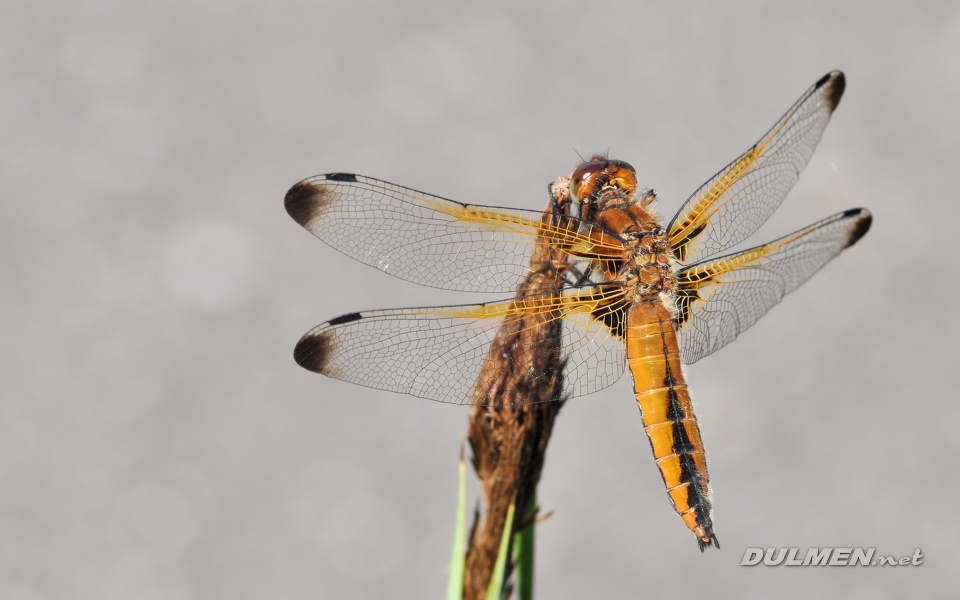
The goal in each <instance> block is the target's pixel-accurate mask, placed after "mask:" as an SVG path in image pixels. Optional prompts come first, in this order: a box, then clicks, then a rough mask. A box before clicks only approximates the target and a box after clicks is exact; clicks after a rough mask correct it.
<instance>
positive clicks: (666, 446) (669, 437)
mask: <svg viewBox="0 0 960 600" xmlns="http://www.w3.org/2000/svg"><path fill="white" fill-rule="evenodd" d="M626 341H627V363H628V364H629V365H630V372H631V373H632V374H633V389H634V393H635V394H636V397H637V403H638V404H639V405H640V414H641V415H642V417H643V426H644V430H645V431H646V432H647V436H648V437H649V438H650V446H651V447H652V448H653V456H654V458H656V460H657V466H658V467H659V468H660V474H661V475H663V482H664V484H665V485H666V487H667V494H669V496H670V500H671V502H672V503H673V506H674V508H676V510H677V513H679V514H680V516H681V517H682V518H683V520H684V522H685V523H686V524H687V527H689V528H690V530H691V531H693V533H694V534H695V535H696V536H697V542H698V543H699V544H700V549H701V550H703V548H704V547H705V546H709V545H711V544H717V538H716V536H715V535H714V533H713V518H712V512H713V508H712V505H711V503H710V485H709V483H710V477H709V475H708V474H707V461H706V459H705V458H704V454H703V442H702V441H701V440H700V428H699V427H698V426H697V417H696V415H694V413H693V404H692V403H691V402H690V393H689V391H688V390H687V384H686V382H685V381H684V379H683V370H682V368H681V365H680V348H679V346H678V344H677V333H676V330H675V329H674V326H673V318H672V316H671V314H670V311H669V310H668V309H667V307H666V306H664V304H663V302H662V301H661V300H660V298H658V297H652V298H649V299H644V300H643V301H641V302H640V303H638V304H636V305H634V306H633V307H632V308H631V309H630V316H629V319H628V321H627V331H626Z"/></svg>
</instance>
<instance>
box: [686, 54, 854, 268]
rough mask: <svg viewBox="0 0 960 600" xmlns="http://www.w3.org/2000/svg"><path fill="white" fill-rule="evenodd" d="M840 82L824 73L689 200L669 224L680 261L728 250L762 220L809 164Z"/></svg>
mask: <svg viewBox="0 0 960 600" xmlns="http://www.w3.org/2000/svg"><path fill="white" fill-rule="evenodd" d="M844 86H845V80H844V76H843V73H842V72H840V71H833V72H832V73H828V74H827V75H824V76H823V77H822V78H821V79H820V80H819V81H817V83H815V84H814V85H813V87H811V88H810V89H809V90H807V92H806V93H805V94H804V95H803V96H801V98H800V99H799V100H797V102H796V103H795V104H794V105H793V106H792V107H790V110H788V111H787V113H786V114H785V115H784V116H783V118H781V119H780V120H779V121H778V122H777V124H776V125H774V126H773V128H772V129H770V131H768V132H767V134H766V135H764V136H763V137H762V138H761V139H760V141H758V142H757V143H756V144H755V145H754V146H753V147H752V148H750V149H749V150H747V151H746V152H745V153H744V154H743V155H742V156H741V157H740V158H738V159H737V160H735V161H733V162H732V163H730V164H729V165H727V166H726V167H725V168H724V169H723V170H721V171H720V172H719V173H717V174H716V175H714V176H713V177H712V178H711V179H709V180H708V181H707V182H706V183H705V184H703V186H702V187H701V188H700V189H699V190H697V191H696V192H695V193H694V194H693V195H692V196H690V198H688V199H687V201H686V202H685V203H684V205H683V206H682V207H681V208H680V210H679V212H677V214H676V215H675V216H674V217H673V220H672V221H671V222H670V226H669V228H668V233H669V236H670V244H671V246H672V248H673V252H674V255H675V256H676V257H677V259H678V260H679V261H680V262H681V263H694V262H697V261H699V260H702V259H703V258H706V257H709V256H712V255H714V254H716V253H717V252H720V251H722V250H724V249H726V248H730V247H731V246H733V245H734V244H737V243H738V242H741V241H743V240H745V239H746V238H747V237H749V236H750V234H752V233H753V232H755V231H756V230H757V229H758V228H759V227H760V226H761V225H762V224H763V223H764V222H766V220H767V219H768V218H769V217H770V215H771V214H773V211H775V210H776V209H777V207H778V206H780V203H781V202H783V199H784V197H786V195H787V192H789V191H790V189H791V188H792V187H793V186H794V184H795V183H796V182H797V179H798V178H799V176H800V171H802V170H803V168H804V167H805V166H807V162H809V160H810V156H811V155H812V154H813V150H814V148H816V146H817V142H819V141H820V136H821V135H822V134H823V130H824V128H826V126H827V123H828V122H829V121H830V115H831V114H832V113H833V111H834V109H835V108H836V107H837V104H838V103H839V102H840V96H841V95H843V89H844Z"/></svg>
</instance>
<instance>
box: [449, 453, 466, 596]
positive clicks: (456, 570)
mask: <svg viewBox="0 0 960 600" xmlns="http://www.w3.org/2000/svg"><path fill="white" fill-rule="evenodd" d="M459 471H460V486H459V491H458V493H457V522H456V525H455V526H454V532H453V555H452V556H451V557H450V581H449V583H448V584H447V600H461V598H463V572H464V565H465V563H466V560H467V464H466V463H465V462H464V461H463V448H462V447H461V449H460V465H459Z"/></svg>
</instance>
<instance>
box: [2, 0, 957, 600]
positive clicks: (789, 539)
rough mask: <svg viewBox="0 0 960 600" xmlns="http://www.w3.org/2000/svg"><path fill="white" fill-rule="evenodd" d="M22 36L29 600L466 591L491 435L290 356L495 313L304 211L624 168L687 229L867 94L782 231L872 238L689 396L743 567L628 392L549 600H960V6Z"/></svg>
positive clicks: (821, 156)
mask: <svg viewBox="0 0 960 600" xmlns="http://www.w3.org/2000/svg"><path fill="white" fill-rule="evenodd" d="M0 8H2V13H3V18H2V20H0V62H2V65H0V153H2V154H0V156H2V161H0V164H2V169H3V188H4V192H3V194H4V201H3V203H2V204H0V211H2V217H0V245H2V250H0V269H2V275H0V277H2V282H3V285H2V287H0V302H2V312H0V319H2V332H3V340H2V345H0V348H2V360H0V392H2V402H0V490H2V491H0V599H3V600H10V599H17V600H26V599H29V600H35V599H47V598H50V599H52V598H73V599H86V598H90V599H114V598H116V599H121V598H122V599H128V598H138V599H146V600H152V599H155V598H156V599H160V598H164V599H166V598H178V599H199V598H225V599H226V598H230V599H246V598H251V599H253V598H374V597H380V598H431V597H432V598H436V597H440V596H441V595H442V594H443V592H444V590H445V581H446V568H447V561H448V558H449V551H450V543H451V538H452V531H453V521H454V511H455V498H456V472H457V471H456V460H457V455H458V449H459V443H460V436H461V435H462V434H463V432H464V431H465V425H466V420H467V409H466V408H464V407H457V406H447V405H441V404H438V403H432V402H429V401H426V400H419V399H415V398H411V397H406V396H399V395H393V394H389V393H381V392H376V391H373V390H369V389H366V388H362V387H357V386H351V385H348V384H344V383H341V382H338V381H334V380H330V379H326V378H323V377H321V376H318V375H315V374H312V373H309V372H307V371H305V370H303V369H301V368H299V367H298V366H297V365H296V364H295V363H294V362H293V359H292V356H291V353H292V350H293V346H294V343H295V342H296V341H297V339H298V338H299V337H300V335H301V334H302V333H303V332H305V331H306V330H307V329H309V328H311V327H313V326H314V325H316V324H317V323H319V322H321V321H324V320H326V319H329V318H331V317H334V316H336V315H339V314H342V313H345V312H350V311H354V310H359V309H368V308H377V307H386V306H404V305H431V304H445V303H451V302H453V303H459V302H471V301H481V300H488V299H490V298H489V297H484V296H471V295H468V294H454V293H444V292H438V291H436V290H432V289H427V288H420V287H417V286H415V285H412V284H409V283H405V282H402V281H400V280H397V279H394V278H391V277H389V276H387V275H384V274H382V273H378V272H377V271H376V270H374V269H370V268H367V267H363V266H361V265H359V264H356V263H353V262H351V261H350V260H349V259H347V258H345V257H344V256H342V255H340V254H339V253H337V252H336V251H334V250H332V249H330V248H329V247H327V246H325V245H324V244H323V243H321V242H319V241H318V240H316V239H314V238H313V237H312V236H310V235H309V234H308V233H307V232H305V231H304V230H303V229H301V228H300V227H299V226H298V225H296V223H294V222H293V221H292V220H291V219H290V218H289V217H288V216H287V214H286V213H285V212H284V210H283V203H282V201H283V195H284V193H285V192H286V190H287V189H288V188H289V187H290V186H291V185H292V184H293V183H295V182H296V181H298V180H300V179H302V178H304V177H306V176H309V175H314V174H317V173H322V172H329V171H337V170H344V171H355V172H359V173H363V174H369V175H373V176H376V177H380V178H383V179H386V180H388V181H395V182H398V183H402V184H405V185H408V186H411V187H414V188H417V189H423V190H427V191H431V192H433V193H436V194H439V195H443V196H448V197H451V198H455V199H458V200H461V201H464V202H473V203H483V204H498V205H504V206H517V207H525V208H530V209H537V210H539V209H541V208H542V207H543V206H544V202H545V199H546V198H545V188H546V183H547V182H548V181H550V180H552V179H553V178H555V177H556V176H558V175H561V174H563V173H566V172H569V171H570V170H571V169H572V168H573V167H574V166H575V165H576V164H577V161H578V159H577V155H576V152H577V151H579V152H580V153H583V154H587V153H590V152H595V151H600V152H604V151H607V150H609V151H610V153H611V155H612V156H614V157H617V158H621V159H624V160H627V161H629V162H630V163H632V164H633V165H635V166H636V167H637V170H638V172H639V175H640V179H641V181H642V182H643V183H644V184H646V185H650V186H654V187H656V189H657V190H658V191H659V193H660V197H661V205H660V206H661V210H662V213H663V215H664V217H665V218H669V217H670V216H671V215H672V213H673V212H674V211H675V210H676V209H677V208H678V207H679V205H680V203H681V202H682V201H683V200H684V199H685V198H686V196H687V195H688V194H689V193H690V192H692V191H693V190H694V189H695V188H696V187H698V186H699V185H700V184H701V183H702V182H703V181H704V180H705V179H706V178H707V177H709V176H710V175H712V174H713V173H714V172H716V171H717V170H718V169H719V168H720V167H722V166H723V165H725V164H726V163H727V162H728V161H729V160H731V159H733V158H734V157H735V156H737V155H738V154H739V153H740V152H742V151H743V150H745V149H746V148H747V147H748V146H749V145H750V144H752V143H753V142H754V141H755V140H756V139H757V138H758V137H759V136H760V135H761V134H762V133H763V132H764V131H766V129H767V128H768V127H769V126H770V125H772V124H773V123H774V122H775V121H776V120H777V119H778V118H779V117H780V115H781V114H782V113H783V111H784V110H786V108H787V107H788V106H789V105H790V104H791V103H792V102H793V101H794V100H795V99H796V98H797V97H798V96H799V95H800V94H801V93H802V92H803V91H804V90H805V89H806V88H807V87H808V86H809V85H811V84H812V83H813V82H814V81H816V80H817V78H819V77H820V76H821V75H823V74H824V73H826V72H827V71H829V70H831V69H834V68H841V69H844V70H845V71H846V73H847V77H848V87H847V93H846V95H845V96H844V98H843V101H842V102H841V105H840V107H839V109H838V111H837V113H836V114H835V115H834V119H833V122H832V123H831V125H830V127H829V128H828V130H827V132H826V135H825V137H824V139H823V142H822V143H821V145H820V147H819V149H818V151H817V153H816V154H815V155H814V158H813V160H812V161H811V163H810V165H809V166H808V167H807V170H806V172H805V173H804V175H803V177H802V179H801V181H800V183H799V184H798V186H797V187H796V189H795V190H794V192H793V193H792V194H791V195H790V197H788V199H787V202H786V203H785V204H784V206H783V207H782V208H781V210H780V211H779V212H778V213H777V215H776V216H775V217H774V218H773V219H772V220H771V221H770V222H769V223H768V224H767V225H766V226H765V227H764V229H763V230H762V233H761V234H760V235H759V236H757V237H756V238H754V240H753V241H766V239H772V238H773V237H775V236H778V235H781V234H783V233H786V232H788V231H792V230H794V229H796V228H798V227H800V226H802V225H806V224H808V223H810V222H813V221H814V220H816V219H818V218H821V217H823V216H826V215H828V214H832V213H834V212H837V211H839V210H843V209H846V208H850V207H855V206H866V207H869V208H870V209H871V210H872V211H873V212H874V218H875V220H874V226H873V229H872V230H871V232H870V233H869V235H867V237H866V238H864V239H863V240H862V241H861V242H860V243H859V244H858V245H857V246H856V247H854V248H852V249H851V250H849V251H848V252H846V253H845V254H844V255H843V256H842V257H841V258H840V259H838V260H837V261H835V262H834V263H831V264H830V265H829V266H828V267H827V268H826V269H825V270H824V271H823V272H822V273H821V274H819V275H817V276H816V277H814V278H813V279H812V280H811V281H810V282H809V283H807V284H806V285H805V286H804V287H803V288H801V289H800V290H799V291H798V292H796V293H795V294H793V295H791V296H789V297H788V298H787V299H786V300H785V301H784V302H783V303H782V304H781V305H780V306H778V307H776V308H774V309H773V311H772V312H771V313H770V314H769V315H768V316H767V317H765V318H764V319H763V320H762V322H761V323H760V324H758V325H757V326H756V327H755V328H753V329H752V330H750V331H749V332H748V333H747V334H745V335H743V336H742V337H741V338H740V339H739V340H738V341H737V342H736V343H734V344H732V345H731V346H729V347H727V348H725V349H724V350H723V351H722V352H720V353H718V354H716V355H714V356H711V357H709V358H708V359H706V360H704V361H702V362H701V363H698V364H696V365H694V366H693V367H691V368H689V369H688V371H687V375H688V380H689V383H690V386H691V389H692V391H693V394H694V399H695V401H696V404H697V409H698V412H699V416H700V420H701V421H700V422H701V428H702V431H703V436H704V440H705V444H706V447H707V450H708V454H709V460H710V467H711V475H712V477H713V486H714V495H715V503H716V527H717V533H718V536H719V538H720V540H721V543H722V545H723V549H722V550H721V551H719V552H717V551H708V552H707V553H706V554H703V555H701V554H700V552H698V551H697V548H696V543H695V540H694V538H693V536H692V535H691V534H690V533H689V531H687V529H686V528H685V527H684V525H683V523H682V522H681V521H680V519H679V518H678V517H677V516H676V515H675V514H674V513H673V511H672V509H671V508H670V506H669V502H668V500H667V497H666V494H665V493H664V491H663V485H662V482H661V480H660V476H659V474H658V473H657V471H656V468H655V465H654V462H653V459H652V457H651V455H650V449H649V445H648V443H647V440H646V438H645V436H644V434H643V430H642V427H641V424H640V418H639V415H638V412H637V409H636V405H635V402H634V400H633V399H632V397H631V393H630V383H629V381H628V378H624V380H622V381H621V382H620V383H618V384H617V385H616V386H614V387H612V388H610V389H608V390H605V391H603V392H601V393H598V394H595V395H593V396H588V397H584V398H580V399H577V400H575V401H572V402H570V403H569V404H568V406H567V407H566V408H565V409H564V410H563V412H562V413H561V415H560V418H559V420H558V423H557V428H556V432H555V437H554V439H553V441H552V444H551V448H550V452H549V453H548V459H547V465H546V469H545V472H544V478H543V483H542V486H541V490H540V501H541V503H542V506H543V508H544V509H545V510H554V511H555V514H554V516H553V518H552V519H550V520H549V521H547V522H546V523H544V524H543V525H542V526H541V527H540V528H539V547H538V552H539V554H538V556H537V562H538V582H537V585H538V596H539V597H540V598H584V597H610V598H615V597H644V596H645V597H658V598H674V597H676V598H682V597H686V596H690V595H693V594H697V595H700V594H703V593H710V594H711V595H712V596H715V597H720V598H722V597H732V596H734V595H735V596H737V597H741V598H754V597H756V598H768V597H771V596H773V597H780V598H807V597H826V596H834V597H836V596H840V595H843V596H844V597H847V598H882V597H890V598H895V597H905V596H911V597H933V596H934V595H937V592H939V593H940V594H946V590H948V589H951V590H952V589H955V588H954V583H953V582H954V581H955V576H954V575H952V574H951V568H952V567H955V566H956V565H957V564H958V562H960V551H958V545H957V534H958V533H960V527H958V525H960V517H958V513H957V511H956V508H955V507H954V503H955V502H956V498H957V496H958V492H960V484H958V477H957V473H958V466H960V441H958V439H960V437H958V435H957V429H958V425H960V410H958V407H957V403H956V400H957V393H956V391H955V390H956V386H957V384H956V374H957V369H956V367H955V366H954V364H953V363H954V361H955V360H956V356H957V355H956V351H957V346H956V343H957V334H956V327H955V322H956V319H955V315H954V313H955V312H956V311H957V306H956V299H957V295H958V294H957V292H958V289H957V288H958V277H957V276H958V268H957V264H958V263H957V262H956V261H957V256H956V248H957V245H956V243H955V242H953V243H951V242H950V240H955V239H956V237H957V234H956V231H957V230H956V226H957V220H958V217H960V208H958V205H960V199H958V197H957V183H956V182H957V171H958V163H960V141H958V140H960V117H958V106H960V5H958V4H957V3H956V2H954V1H943V2H919V3H918V2H903V3H894V2H886V3H883V4H878V3H867V2H861V3H845V4H839V3H835V2H825V1H823V2H804V3H793V4H792V5H791V6H790V7H788V6H786V5H774V4H772V3H762V2H745V1H737V2H734V1H731V2H723V3H716V4H710V5H706V4H702V5H696V6H693V5H690V6H680V5H671V6H667V5H666V4H665V3H654V2H637V3H626V2H624V3H616V4H614V3H609V4H607V3H582V2H551V3H526V4H525V5H523V6H518V5H513V4H502V3H495V2H493V3H492V2H486V3H483V4H482V8H477V7H474V6H473V5H471V6H470V7H467V6H466V5H463V4H461V3H456V5H455V6H451V3H448V2H434V3H389V2H378V3H362V2H287V1H281V2H274V3H264V2H184V1H173V2H143V3H124V2H83V3H67V2H63V3H56V4H55V3H45V2H39V3H38V2H12V1H7V2H4V3H3V5H2V7H0ZM470 493H471V499H472V500H473V499H475V498H476V497H477V493H478V489H477V486H476V484H475V482H471V488H470ZM747 546H800V547H807V546H867V547H869V546H875V547H876V548H877V550H878V552H879V553H880V554H884V555H896V556H900V555H908V554H912V553H913V552H914V549H915V548H920V549H921V550H922V552H923V553H924V555H925V557H926V558H925V562H924V565H923V566H921V567H900V568H863V567H856V568H837V567H833V568H785V567H779V568H769V567H752V568H747V567H741V566H739V563H740V559H741V557H742V556H743V553H744V549H745V548H746V547H747Z"/></svg>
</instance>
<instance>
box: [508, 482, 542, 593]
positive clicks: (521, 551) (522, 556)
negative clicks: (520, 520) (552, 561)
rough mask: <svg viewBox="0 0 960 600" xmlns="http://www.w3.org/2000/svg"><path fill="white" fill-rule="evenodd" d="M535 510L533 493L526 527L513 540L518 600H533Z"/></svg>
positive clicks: (528, 508) (528, 506)
mask: <svg viewBox="0 0 960 600" xmlns="http://www.w3.org/2000/svg"><path fill="white" fill-rule="evenodd" d="M536 510H537V496H536V493H534V496H533V498H530V504H529V505H527V511H526V520H527V522H528V524H527V526H526V527H524V528H523V529H521V530H520V531H518V532H517V535H515V536H514V539H513V548H514V555H515V556H516V557H517V567H516V568H517V591H518V593H519V595H520V600H533V567H534V563H533V557H534V533H535V530H534V527H535V525H536V521H534V513H535V512H536Z"/></svg>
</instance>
